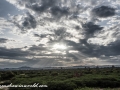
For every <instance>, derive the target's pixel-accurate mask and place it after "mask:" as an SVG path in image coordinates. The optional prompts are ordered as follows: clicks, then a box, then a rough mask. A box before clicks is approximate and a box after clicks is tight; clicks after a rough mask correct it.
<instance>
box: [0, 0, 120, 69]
mask: <svg viewBox="0 0 120 90" xmlns="http://www.w3.org/2000/svg"><path fill="white" fill-rule="evenodd" d="M119 39H120V0H0V68H5V67H21V66H30V67H49V66H75V65H119V64H120V40H119Z"/></svg>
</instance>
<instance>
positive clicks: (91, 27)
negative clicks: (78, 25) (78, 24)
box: [82, 22, 103, 36]
mask: <svg viewBox="0 0 120 90" xmlns="http://www.w3.org/2000/svg"><path fill="white" fill-rule="evenodd" d="M82 27H83V29H84V30H85V33H86V34H87V35H93V34H94V33H95V32H96V31H100V30H102V29H103V27H100V26H99V25H96V24H94V23H93V22H88V23H85V24H83V25H82ZM87 35H86V36H87Z"/></svg>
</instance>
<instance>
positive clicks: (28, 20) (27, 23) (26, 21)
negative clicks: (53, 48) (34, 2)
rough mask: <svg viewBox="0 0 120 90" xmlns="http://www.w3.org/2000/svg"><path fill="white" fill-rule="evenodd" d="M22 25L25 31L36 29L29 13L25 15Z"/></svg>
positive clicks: (33, 19) (34, 21)
mask: <svg viewBox="0 0 120 90" xmlns="http://www.w3.org/2000/svg"><path fill="white" fill-rule="evenodd" d="M22 25H23V27H24V28H27V29H30V28H36V26H37V22H36V20H35V18H34V17H33V16H32V15H31V14H30V13H27V17H26V18H24V21H23V23H22Z"/></svg>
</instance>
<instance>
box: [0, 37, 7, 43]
mask: <svg viewBox="0 0 120 90" xmlns="http://www.w3.org/2000/svg"><path fill="white" fill-rule="evenodd" d="M7 41H8V39H5V38H0V43H6V42H7Z"/></svg>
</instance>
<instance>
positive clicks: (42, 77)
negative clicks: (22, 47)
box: [0, 67, 120, 90]
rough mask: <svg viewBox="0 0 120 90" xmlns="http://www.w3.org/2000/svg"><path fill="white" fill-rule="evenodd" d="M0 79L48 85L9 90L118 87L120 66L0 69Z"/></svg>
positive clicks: (17, 82) (79, 89) (5, 81)
mask: <svg viewBox="0 0 120 90" xmlns="http://www.w3.org/2000/svg"><path fill="white" fill-rule="evenodd" d="M0 80H1V83H0V84H1V85H3V84H7V85H8V84H10V83H12V84H13V85H20V84H21V85H32V84H34V83H39V85H48V87H44V88H10V89H9V90H83V89H81V88H86V87H89V88H119V87H120V68H119V67H111V68H99V67H96V68H81V69H54V70H28V71H27V70H25V71H22V70H21V71H0ZM84 90H87V89H84ZM88 90H89V89H88ZM90 90H92V89H90ZM116 90H118V89H116Z"/></svg>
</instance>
